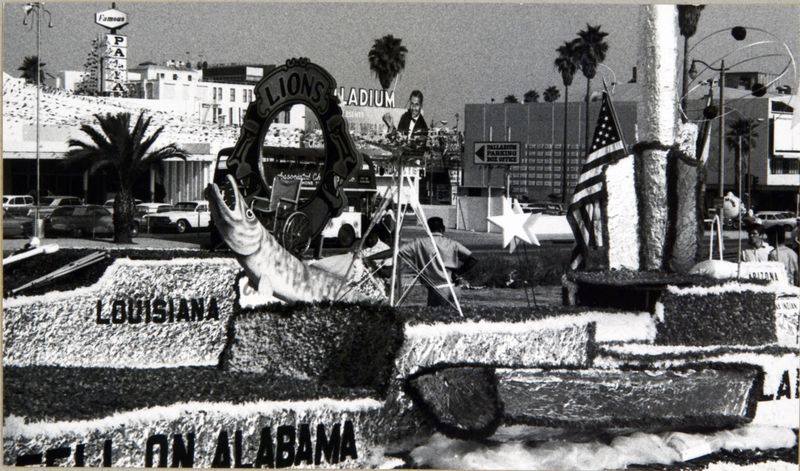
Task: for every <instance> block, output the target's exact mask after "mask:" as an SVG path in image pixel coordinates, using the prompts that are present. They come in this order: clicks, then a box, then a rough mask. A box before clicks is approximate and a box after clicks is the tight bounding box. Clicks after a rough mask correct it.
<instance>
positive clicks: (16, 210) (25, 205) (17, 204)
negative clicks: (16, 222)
mask: <svg viewBox="0 0 800 471" xmlns="http://www.w3.org/2000/svg"><path fill="white" fill-rule="evenodd" d="M32 207H33V196H30V195H3V210H5V212H6V214H14V215H19V216H21V215H25V214H27V213H28V210H29V209H30V208H32Z"/></svg>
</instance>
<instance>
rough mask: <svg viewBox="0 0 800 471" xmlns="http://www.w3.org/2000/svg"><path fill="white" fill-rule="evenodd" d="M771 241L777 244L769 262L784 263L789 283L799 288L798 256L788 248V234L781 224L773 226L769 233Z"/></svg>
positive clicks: (770, 254)
mask: <svg viewBox="0 0 800 471" xmlns="http://www.w3.org/2000/svg"><path fill="white" fill-rule="evenodd" d="M767 235H768V236H769V241H770V242H772V243H773V244H775V249H774V250H773V251H771V252H770V253H769V260H770V261H774V262H781V263H783V266H784V268H785V269H786V277H787V278H788V279H789V283H790V284H792V285H793V286H797V281H798V280H797V275H798V272H797V254H796V253H795V252H794V250H792V249H790V248H789V247H787V246H786V232H785V231H784V229H783V226H781V225H780V224H778V225H775V226H772V227H770V228H769V230H768V231H767Z"/></svg>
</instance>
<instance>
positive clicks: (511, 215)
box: [487, 197, 540, 253]
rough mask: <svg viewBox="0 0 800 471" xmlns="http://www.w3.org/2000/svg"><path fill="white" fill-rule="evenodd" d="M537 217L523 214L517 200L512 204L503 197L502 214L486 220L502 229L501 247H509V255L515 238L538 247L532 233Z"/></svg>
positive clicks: (513, 247)
mask: <svg viewBox="0 0 800 471" xmlns="http://www.w3.org/2000/svg"><path fill="white" fill-rule="evenodd" d="M539 216H540V215H539V214H527V213H525V212H524V211H523V210H522V207H521V206H520V204H519V202H518V201H517V200H513V203H512V201H511V200H510V199H509V198H506V197H503V214H502V215H501V216H490V217H488V218H487V219H488V220H489V222H491V223H492V224H494V225H495V226H497V227H499V228H500V229H502V231H503V247H504V248H505V247H509V253H513V252H514V250H515V249H516V247H517V241H516V239H517V238H518V239H520V240H521V241H523V242H527V243H528V244H534V245H539V239H538V238H537V237H536V234H535V233H534V231H533V229H534V226H535V225H536V222H537V220H538V219H539Z"/></svg>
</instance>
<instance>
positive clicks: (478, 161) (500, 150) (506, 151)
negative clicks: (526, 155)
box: [474, 142, 520, 165]
mask: <svg viewBox="0 0 800 471" xmlns="http://www.w3.org/2000/svg"><path fill="white" fill-rule="evenodd" d="M519 149H520V144H519V142H476V143H475V152H474V157H475V161H474V163H475V165H517V164H519Z"/></svg>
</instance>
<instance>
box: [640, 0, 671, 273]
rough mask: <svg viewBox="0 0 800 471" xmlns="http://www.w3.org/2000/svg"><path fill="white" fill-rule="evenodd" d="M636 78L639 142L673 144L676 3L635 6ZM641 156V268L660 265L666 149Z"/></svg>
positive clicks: (664, 211) (657, 267) (661, 256)
mask: <svg viewBox="0 0 800 471" xmlns="http://www.w3.org/2000/svg"><path fill="white" fill-rule="evenodd" d="M640 8H641V9H640V15H639V22H640V25H641V26H640V28H641V34H642V37H641V39H640V41H639V54H638V57H639V70H640V74H639V79H640V81H641V91H642V98H641V100H640V101H639V104H638V107H637V110H636V111H637V113H636V114H637V126H638V130H639V141H640V142H658V143H660V144H662V145H666V146H669V145H672V144H673V143H674V142H675V138H676V133H677V124H678V116H677V105H678V89H677V80H676V77H677V76H678V38H679V37H680V35H679V33H678V10H677V7H676V6H675V5H644V6H642V7H640ZM637 158H639V159H641V167H640V168H641V172H640V174H639V175H638V176H637V180H638V181H637V187H638V189H639V192H640V197H641V198H642V202H643V204H642V207H643V211H642V214H640V218H639V220H640V221H642V224H643V228H642V229H643V230H642V238H643V240H642V248H643V255H644V257H643V259H642V260H641V264H642V265H641V268H642V269H644V270H659V269H662V268H663V264H664V249H665V247H664V244H665V241H666V234H667V222H668V221H667V151H663V150H650V151H645V152H644V153H643V155H641V156H637Z"/></svg>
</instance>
